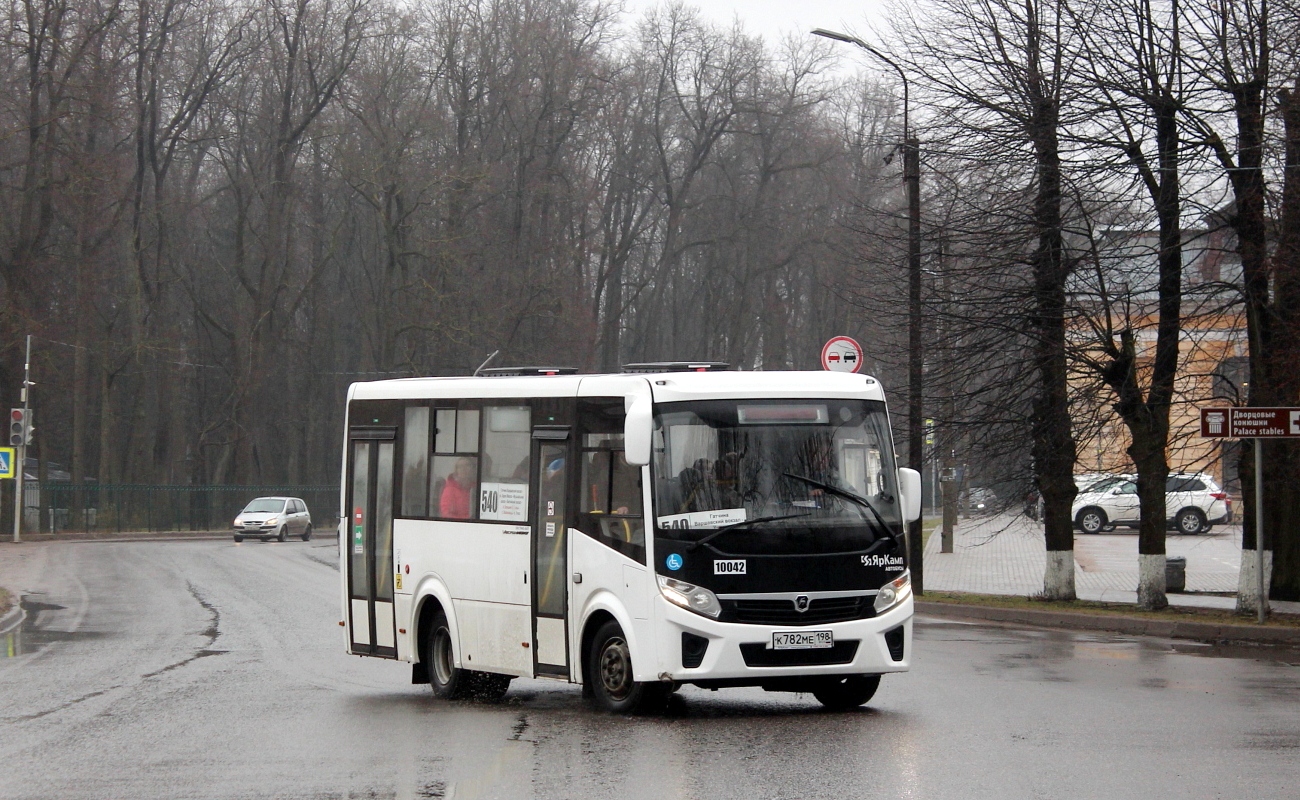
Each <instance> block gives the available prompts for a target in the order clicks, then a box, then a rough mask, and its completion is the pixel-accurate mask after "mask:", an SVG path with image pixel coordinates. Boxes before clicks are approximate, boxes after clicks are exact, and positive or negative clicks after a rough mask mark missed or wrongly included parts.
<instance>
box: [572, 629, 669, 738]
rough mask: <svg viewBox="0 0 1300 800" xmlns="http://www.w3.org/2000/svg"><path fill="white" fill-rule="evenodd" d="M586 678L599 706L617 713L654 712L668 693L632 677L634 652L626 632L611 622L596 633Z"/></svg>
mask: <svg viewBox="0 0 1300 800" xmlns="http://www.w3.org/2000/svg"><path fill="white" fill-rule="evenodd" d="M587 678H588V681H589V683H590V684H591V694H592V697H593V698H594V699H595V701H596V704H597V705H598V706H600V707H601V708H602V709H604V710H605V711H609V712H611V713H614V714H631V713H635V712H638V711H648V710H652V709H653V707H654V706H655V705H656V704H657V701H662V700H664V699H666V696H667V693H666V692H664V691H663V689H662V688H661V685H660V684H658V683H642V682H640V681H636V680H633V678H632V651H631V650H630V649H629V648H628V644H627V637H626V636H624V635H623V629H622V628H620V627H619V625H618V623H617V622H615V621H614V620H612V619H611V620H608V621H607V622H605V624H603V625H601V626H600V628H599V630H597V631H596V636H595V637H594V638H593V639H592V642H591V650H590V651H589V652H588V657H587Z"/></svg>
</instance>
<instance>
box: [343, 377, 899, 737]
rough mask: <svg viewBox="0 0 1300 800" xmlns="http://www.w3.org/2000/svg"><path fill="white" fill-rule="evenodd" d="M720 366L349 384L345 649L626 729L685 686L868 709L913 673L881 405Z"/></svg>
mask: <svg viewBox="0 0 1300 800" xmlns="http://www.w3.org/2000/svg"><path fill="white" fill-rule="evenodd" d="M721 367H725V365H709V364H654V365H632V366H631V367H630V368H629V371H628V372H625V373H624V374H617V375H577V374H573V373H572V370H566V369H560V368H554V369H552V368H530V369H519V370H496V371H493V372H495V373H497V374H493V375H489V376H485V377H473V378H411V379H404V380H389V381H377V382H372V383H357V384H353V385H352V386H351V387H350V389H349V390H348V408H347V423H346V425H347V439H346V447H345V452H344V456H343V488H342V503H343V512H344V513H342V514H341V519H342V522H341V531H340V534H341V537H342V538H341V543H342V547H341V551H340V553H341V565H340V566H341V570H342V576H343V610H344V619H345V622H344V623H343V624H345V625H346V628H347V640H348V651H349V652H351V653H354V654H357V655H367V656H377V657H380V658H390V659H399V660H402V661H407V662H411V663H412V664H413V672H412V680H413V681H414V682H416V683H423V682H426V681H427V682H429V683H431V684H432V686H433V691H434V692H435V694H437V695H438V696H440V697H447V698H452V697H460V696H466V695H469V694H479V695H487V696H497V697H499V696H501V695H503V694H504V693H505V692H506V690H507V688H508V686H509V683H510V681H511V679H513V678H516V677H527V678H540V677H547V678H555V679H559V680H563V681H569V682H574V683H579V684H582V685H583V689H584V692H585V693H587V694H589V695H591V696H592V697H594V699H595V701H596V702H597V703H598V704H599V705H600V706H601V707H603V708H605V709H607V710H610V711H615V712H627V711H632V710H636V709H644V708H648V707H651V706H653V705H654V704H655V703H658V702H662V701H663V700H664V699H665V698H666V697H667V695H668V694H669V693H671V692H672V691H674V690H675V689H676V688H677V687H679V686H681V685H682V684H687V683H689V684H695V685H697V686H701V687H706V688H711V689H717V688H722V687H731V686H761V687H762V688H764V689H767V690H770V691H796V692H811V693H812V694H813V695H814V696H815V697H816V698H817V699H818V700H819V701H821V702H822V703H823V704H825V705H827V706H830V707H838V708H847V707H853V706H857V705H861V704H863V703H865V702H867V701H868V700H869V699H870V698H871V696H872V695H873V694H874V692H875V690H876V687H877V686H878V685H879V683H880V676H881V675H882V674H884V673H887V672H903V671H905V670H907V669H908V664H909V658H910V655H911V642H912V593H911V588H910V584H909V578H908V571H907V566H906V562H905V558H906V552H907V550H906V546H905V542H904V530H905V523H906V522H907V521H910V520H913V519H916V518H917V516H918V515H919V513H920V502H921V491H920V486H921V483H920V476H919V475H918V474H917V473H916V472H914V471H912V470H908V469H898V468H897V467H896V465H895V456H894V448H893V442H892V439H891V436H890V428H889V419H888V415H887V412H886V409H885V396H884V392H883V390H882V389H881V386H880V384H879V382H877V381H876V380H875V379H873V378H870V377H865V376H862V375H852V374H843V373H832V372H737V371H727V370H724V369H721Z"/></svg>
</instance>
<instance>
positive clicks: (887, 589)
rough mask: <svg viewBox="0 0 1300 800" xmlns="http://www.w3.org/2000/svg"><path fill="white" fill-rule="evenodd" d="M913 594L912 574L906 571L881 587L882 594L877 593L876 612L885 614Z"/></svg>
mask: <svg viewBox="0 0 1300 800" xmlns="http://www.w3.org/2000/svg"><path fill="white" fill-rule="evenodd" d="M911 596H912V574H911V573H910V572H904V573H903V574H902V575H899V576H898V577H897V578H895V579H894V580H892V581H890V582H889V583H886V584H885V585H884V586H882V587H880V594H878V595H876V613H877V614H883V613H885V612H886V611H888V610H889V609H891V608H893V607H894V606H896V605H898V604H899V603H901V602H903V601H904V600H906V599H907V598H909V597H911Z"/></svg>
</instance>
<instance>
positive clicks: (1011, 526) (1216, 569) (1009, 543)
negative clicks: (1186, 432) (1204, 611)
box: [923, 514, 1300, 614]
mask: <svg viewBox="0 0 1300 800" xmlns="http://www.w3.org/2000/svg"><path fill="white" fill-rule="evenodd" d="M941 547H942V536H941V534H940V532H939V531H938V530H936V531H935V532H934V533H933V534H932V535H931V536H930V540H929V542H927V543H926V548H925V570H924V575H923V579H924V582H925V583H924V587H925V589H927V590H932V591H941V592H942V591H947V592H972V593H976V594H1006V595H1019V596H1022V597H1026V596H1031V595H1035V594H1038V593H1040V592H1042V590H1043V571H1044V569H1045V568H1046V565H1047V548H1046V545H1045V544H1044V541H1043V529H1042V526H1041V525H1040V524H1038V523H1037V522H1034V521H1033V520H1030V519H1026V518H1025V517H1023V516H1019V515H1011V514H1004V515H998V516H989V517H973V518H969V519H960V520H958V522H957V527H956V529H955V531H954V534H953V552H952V553H941V552H940V549H941ZM1165 547H1166V550H1167V552H1168V554H1169V555H1171V556H1182V557H1184V558H1186V559H1187V589H1186V593H1183V594H1170V595H1168V597H1169V603H1170V605H1178V606H1200V607H1204V608H1220V609H1227V610H1232V609H1234V608H1235V607H1236V603H1237V601H1236V597H1235V594H1236V591H1237V580H1238V570H1239V568H1240V564H1241V527H1240V526H1239V525H1217V526H1215V527H1214V528H1213V529H1212V530H1211V531H1210V533H1208V534H1200V535H1198V536H1181V535H1175V534H1173V533H1170V534H1169V536H1168V538H1167V539H1166V544H1165ZM1137 555H1138V554H1137V531H1135V530H1129V529H1127V528H1120V529H1117V530H1116V531H1114V532H1113V533H1105V534H1097V535H1094V536H1087V535H1084V534H1081V533H1077V532H1076V533H1075V536H1074V561H1075V567H1074V581H1075V591H1076V593H1077V594H1078V597H1079V599H1080V600H1096V601H1104V602H1109V603H1136V602H1137V584H1138V558H1137ZM1211 593H1214V594H1211ZM1272 608H1273V610H1274V611H1276V612H1278V613H1283V614H1300V603H1286V602H1276V601H1275V602H1273V603H1272Z"/></svg>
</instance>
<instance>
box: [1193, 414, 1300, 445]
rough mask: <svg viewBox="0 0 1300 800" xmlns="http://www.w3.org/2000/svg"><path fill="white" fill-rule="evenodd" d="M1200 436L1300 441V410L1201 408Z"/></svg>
mask: <svg viewBox="0 0 1300 800" xmlns="http://www.w3.org/2000/svg"><path fill="white" fill-rule="evenodd" d="M1201 436H1204V437H1206V438H1211V439H1285V438H1288V437H1295V438H1298V439H1300V408H1254V407H1251V406H1244V407H1235V408H1202V409H1201Z"/></svg>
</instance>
